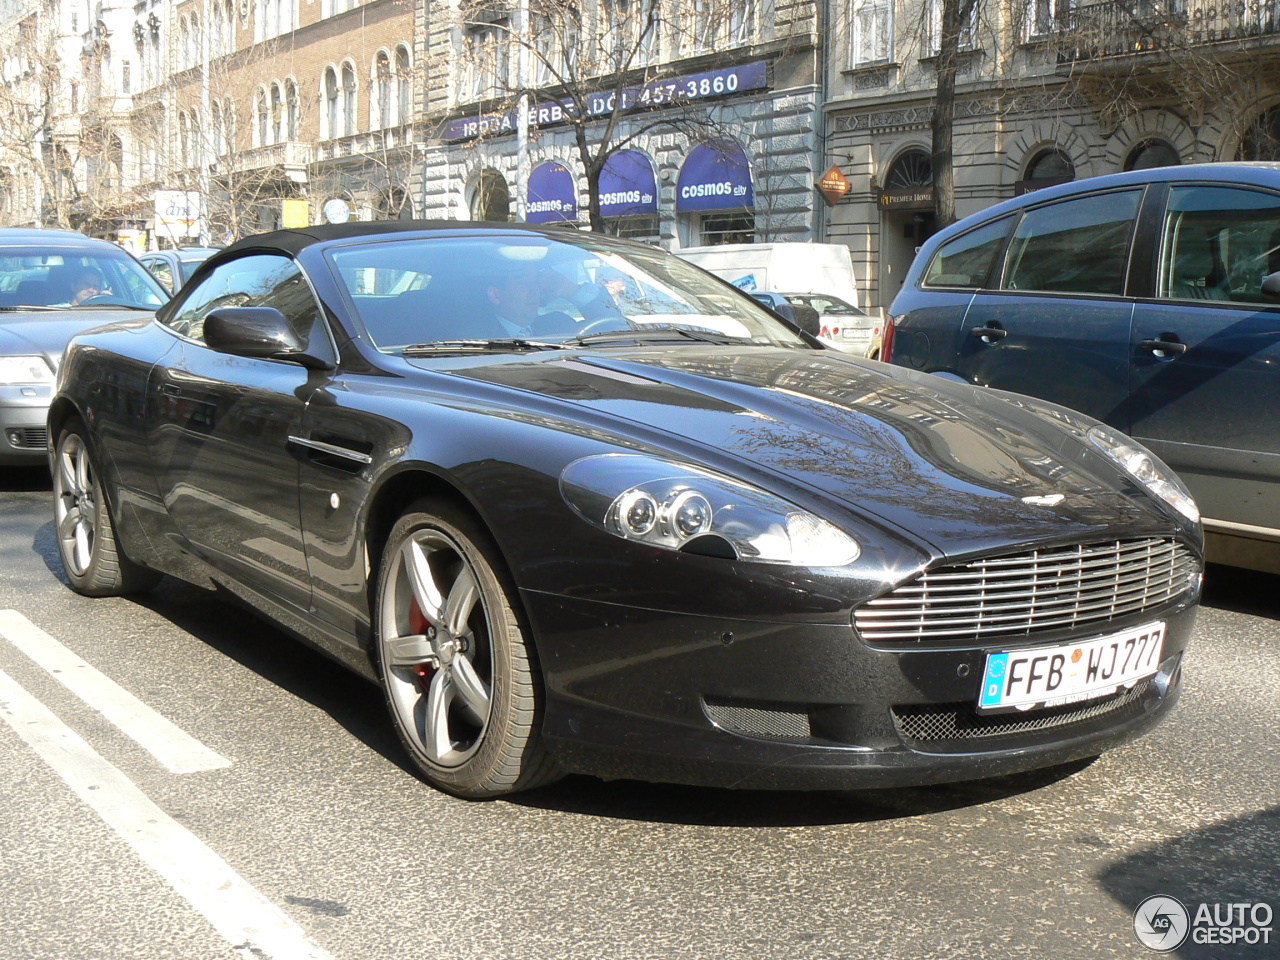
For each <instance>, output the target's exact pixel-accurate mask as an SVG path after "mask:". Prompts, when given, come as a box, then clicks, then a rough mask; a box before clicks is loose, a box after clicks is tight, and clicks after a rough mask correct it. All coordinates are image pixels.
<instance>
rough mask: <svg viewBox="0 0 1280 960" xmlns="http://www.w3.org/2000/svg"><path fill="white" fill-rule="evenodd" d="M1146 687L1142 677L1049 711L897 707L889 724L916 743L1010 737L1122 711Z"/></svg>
mask: <svg viewBox="0 0 1280 960" xmlns="http://www.w3.org/2000/svg"><path fill="white" fill-rule="evenodd" d="M1150 686H1151V681H1150V680H1144V681H1142V682H1141V683H1139V684H1137V685H1136V686H1134V688H1133V689H1132V690H1125V691H1123V692H1121V693H1116V694H1112V695H1111V696H1109V697H1105V698H1103V699H1101V700H1095V701H1093V702H1092V703H1087V704H1078V705H1071V706H1066V707H1055V708H1053V709H1050V710H1030V711H1028V712H1026V713H1018V712H1014V713H995V714H980V713H978V712H977V711H975V710H974V709H973V707H972V706H971V705H970V704H967V703H966V704H957V703H947V704H936V705H929V706H919V707H918V706H897V707H894V708H893V723H894V726H896V727H897V728H898V734H899V735H900V736H901V737H902V738H903V739H904V740H908V741H911V742H913V743H917V744H922V743H938V744H944V743H954V742H955V741H957V740H977V739H980V738H983V737H1005V736H1012V735H1014V734H1019V733H1031V732H1034V731H1036V730H1048V729H1050V728H1052V727H1064V726H1066V725H1067V724H1071V723H1080V722H1082V721H1085V720H1093V719H1095V718H1097V717H1102V716H1106V715H1107V714H1109V713H1113V712H1115V711H1121V710H1124V709H1125V708H1126V707H1130V706H1132V705H1133V704H1136V703H1137V702H1138V701H1139V700H1141V699H1142V696H1143V694H1145V693H1146V692H1147V688H1148V687H1150Z"/></svg>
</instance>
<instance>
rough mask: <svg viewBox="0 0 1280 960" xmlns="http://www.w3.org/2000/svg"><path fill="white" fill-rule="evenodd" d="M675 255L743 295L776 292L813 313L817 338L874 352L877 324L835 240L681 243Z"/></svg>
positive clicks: (844, 252)
mask: <svg viewBox="0 0 1280 960" xmlns="http://www.w3.org/2000/svg"><path fill="white" fill-rule="evenodd" d="M673 252H674V253H675V254H676V256H679V257H682V258H683V259H685V260H688V261H689V262H690V263H693V264H696V265H697V266H699V267H701V268H702V269H703V270H706V271H708V272H710V273H714V274H715V275H716V276H717V277H719V278H720V279H721V280H726V281H728V282H729V283H731V284H733V285H734V286H735V287H737V288H738V289H740V290H743V291H745V292H747V293H765V292H767V293H781V294H783V295H784V296H786V297H787V299H788V300H789V301H791V302H792V303H793V304H795V305H797V306H799V305H801V304H803V305H804V306H807V307H813V308H814V309H816V310H817V311H818V313H819V315H820V316H819V325H820V329H821V331H822V332H821V339H823V340H824V341H826V342H827V343H830V344H831V345H832V346H833V347H837V348H839V349H841V350H847V351H849V352H850V353H857V354H861V355H862V356H875V355H876V354H877V353H878V352H879V346H880V322H879V321H878V320H876V319H875V318H874V317H869V316H867V315H866V314H865V313H864V312H863V311H862V309H861V301H860V298H859V296H858V283H857V278H856V277H855V276H854V272H853V260H852V258H851V257H850V256H849V248H848V247H846V246H845V245H844V244H841V243H800V242H787V243H726V244H719V245H717V246H713V247H685V248H684V249H683V250H675V251H673Z"/></svg>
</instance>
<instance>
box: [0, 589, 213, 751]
mask: <svg viewBox="0 0 1280 960" xmlns="http://www.w3.org/2000/svg"><path fill="white" fill-rule="evenodd" d="M0 635H2V636H4V637H5V639H7V640H8V641H9V642H10V643H11V644H13V645H14V646H15V647H17V648H18V649H19V650H21V651H22V652H23V653H25V654H26V655H27V656H28V657H30V658H31V659H32V660H34V661H35V662H36V663H37V664H39V665H40V666H41V667H43V668H44V669H45V670H47V671H49V673H51V674H52V675H53V676H54V677H55V678H57V679H58V680H59V681H61V682H62V684H63V686H65V687H66V688H67V689H68V690H70V691H71V692H72V693H74V694H75V695H76V696H77V697H79V698H80V699H81V700H83V701H84V702H85V703H87V704H88V705H89V706H91V707H93V709H95V710H97V711H98V712H99V713H100V714H102V715H103V716H104V717H106V718H107V719H108V720H109V721H111V722H112V723H113V724H115V725H116V726H117V727H119V728H120V730H121V731H122V732H123V733H125V735H127V736H128V737H130V738H131V739H132V740H134V741H135V742H136V743H138V744H139V745H140V746H141V747H142V748H143V749H145V750H146V751H147V752H148V753H150V754H151V755H152V756H153V757H155V758H156V759H157V760H159V761H160V762H161V763H162V764H164V765H165V767H166V768H167V769H168V770H169V771H170V772H172V773H197V772H199V771H201V770H218V769H221V768H222V767H229V766H231V761H230V760H228V759H226V758H225V757H222V756H220V755H219V754H217V753H215V752H214V751H212V750H210V749H209V748H208V747H206V746H205V745H204V744H203V743H201V742H200V741H199V740H197V739H195V737H192V736H191V735H190V734H188V733H186V732H185V731H183V730H181V729H179V728H178V727H177V726H175V725H174V724H173V723H171V722H170V721H169V720H167V719H165V718H164V717H162V716H161V715H160V714H158V713H156V711H155V710H153V709H151V708H150V707H149V706H147V705H146V704H145V703H143V702H142V701H141V700H139V699H138V698H137V697H135V696H134V695H133V694H131V693H129V692H128V691H127V690H125V689H123V688H122V687H120V685H119V684H117V683H116V682H115V681H114V680H112V679H111V678H110V677H108V676H106V675H105V674H103V673H100V672H99V671H98V670H96V669H95V668H94V667H92V666H91V665H90V664H88V663H86V662H85V661H84V660H82V659H81V658H80V657H78V656H76V655H75V654H74V653H72V652H71V651H70V650H68V649H67V648H66V647H64V646H63V645H62V644H60V643H59V642H58V641H57V640H55V639H53V637H51V636H49V634H47V633H45V632H44V631H43V630H41V629H40V628H39V627H37V626H35V624H33V623H32V622H31V621H30V620H28V619H27V618H26V617H24V616H23V615H22V614H20V613H19V612H18V611H16V610H0Z"/></svg>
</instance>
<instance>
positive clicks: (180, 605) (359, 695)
mask: <svg viewBox="0 0 1280 960" xmlns="http://www.w3.org/2000/svg"><path fill="white" fill-rule="evenodd" d="M32 549H33V550H34V551H35V552H36V553H37V554H39V555H40V557H41V558H42V559H43V560H44V563H45V566H47V567H48V568H49V570H50V572H51V573H53V575H54V576H56V577H57V578H58V579H59V580H61V581H62V582H63V583H64V584H65V585H66V586H67V587H68V588H70V586H71V583H70V581H69V580H68V579H67V575H66V572H65V571H64V570H63V568H62V561H61V559H60V558H59V557H58V546H57V543H56V541H55V539H54V529H53V524H52V523H51V522H50V523H46V524H44V526H42V527H41V528H40V529H39V530H38V531H36V536H35V539H34V542H33V543H32ZM129 600H130V601H131V602H133V603H137V604H138V605H139V606H142V607H145V608H146V609H148V610H151V611H153V612H155V613H157V614H159V615H160V616H161V617H163V618H164V619H166V620H168V621H169V622H170V623H172V624H173V625H174V626H176V627H179V628H181V629H183V630H185V631H186V632H187V633H189V634H191V635H192V636H193V637H195V638H196V639H198V640H200V641H201V642H203V643H206V644H208V645H209V646H210V647H213V648H214V649H215V650H217V651H219V652H220V653H222V654H224V655H225V656H227V657H230V658H231V659H233V660H235V661H236V662H237V663H239V664H241V665H242V666H244V667H246V668H247V669H249V670H252V671H253V672H254V673H256V674H258V675H259V676H261V677H263V678H264V679H266V680H269V681H270V682H271V683H273V684H275V685H276V686H277V687H279V688H280V689H282V690H286V691H288V692H289V693H291V694H293V695H294V696H296V697H299V698H300V699H302V700H305V701H307V702H308V703H311V704H313V705H315V706H316V707H318V708H319V709H321V710H323V711H324V712H325V713H327V714H329V716H331V717H333V718H334V719H335V720H336V721H338V723H340V724H342V726H343V727H344V728H346V730H347V731H348V732H350V733H351V734H352V735H353V736H355V737H356V738H357V739H359V740H360V741H361V742H362V743H364V744H365V745H366V746H368V747H370V748H371V749H373V750H375V751H377V752H378V753H379V754H381V755H382V756H383V757H385V758H387V759H388V760H390V761H391V762H392V763H394V764H396V765H397V766H399V767H401V768H402V769H404V770H405V771H407V772H409V773H411V774H415V775H416V772H415V771H414V770H413V768H412V765H411V764H410V762H409V760H408V758H407V757H406V756H405V755H404V751H403V750H402V749H401V746H400V743H399V741H398V740H397V739H396V735H395V731H394V730H393V729H392V727H391V721H390V719H389V718H388V716H387V712H386V707H385V706H384V705H383V702H382V695H381V693H380V692H379V690H378V688H377V687H376V686H374V685H373V684H372V683H369V681H368V680H365V679H364V678H362V677H360V676H357V675H356V674H354V673H352V672H351V671H350V670H348V669H346V668H345V667H343V666H341V665H339V664H338V663H335V662H334V661H333V660H330V659H329V658H328V657H326V656H325V655H324V654H322V653H319V652H318V651H316V650H315V649H313V648H312V647H310V646H308V645H307V644H305V643H303V642H301V641H300V640H297V639H295V638H294V637H293V636H292V635H290V634H288V633H286V632H284V631H283V630H280V629H278V628H276V627H274V626H272V625H271V624H268V623H267V622H266V621H264V620H262V619H260V618H259V617H257V616H255V615H254V614H253V613H250V612H249V611H248V610H246V609H245V608H244V607H243V606H241V605H240V604H238V603H236V602H235V601H234V600H232V599H231V598H230V597H229V596H228V595H225V594H221V593H217V592H215V591H213V590H202V589H200V588H199V587H193V586H191V585H190V584H188V583H183V582H182V581H180V580H176V579H174V578H172V577H166V578H165V579H164V580H162V581H161V582H160V585H159V586H158V587H156V588H155V590H153V591H151V592H150V593H147V594H144V595H141V596H137V597H131V598H129Z"/></svg>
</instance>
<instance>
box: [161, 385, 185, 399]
mask: <svg viewBox="0 0 1280 960" xmlns="http://www.w3.org/2000/svg"><path fill="white" fill-rule="evenodd" d="M160 392H161V393H163V394H164V395H165V396H166V397H180V396H182V388H181V387H179V386H178V385H177V384H175V383H162V384H160Z"/></svg>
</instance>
